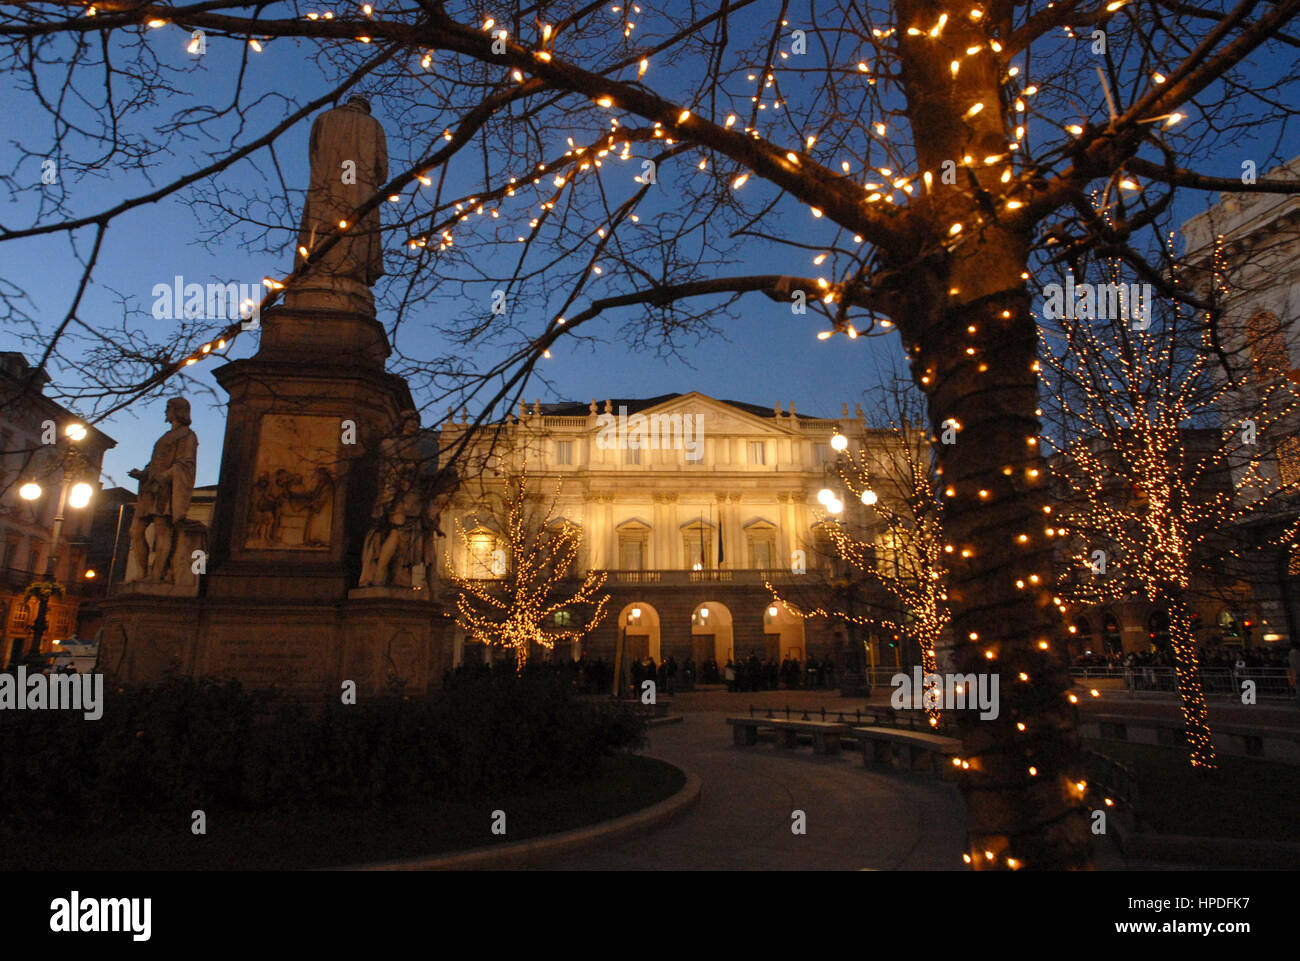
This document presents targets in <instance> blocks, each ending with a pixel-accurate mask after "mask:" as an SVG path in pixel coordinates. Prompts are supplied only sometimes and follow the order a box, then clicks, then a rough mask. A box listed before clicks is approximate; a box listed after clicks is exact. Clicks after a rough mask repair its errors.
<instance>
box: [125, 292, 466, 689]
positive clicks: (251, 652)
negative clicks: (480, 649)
mask: <svg viewBox="0 0 1300 961" xmlns="http://www.w3.org/2000/svg"><path fill="white" fill-rule="evenodd" d="M262 324H263V328H262V342H261V345H260V349H259V350H258V352H257V354H256V355H254V356H253V357H251V358H249V359H248V360H238V361H232V362H231V363H229V364H226V365H225V366H224V367H221V368H219V369H218V370H217V371H216V377H217V380H218V382H219V383H220V384H221V385H222V387H224V388H225V389H226V390H227V392H228V393H229V394H230V405H229V412H228V416H227V421H226V437H225V446H224V448H223V450H222V458H221V476H220V481H219V485H218V491H217V500H216V504H215V505H214V510H213V516H212V523H211V527H210V530H209V532H208V535H207V541H206V544H205V545H204V548H205V549H207V550H208V552H209V553H208V556H207V573H206V574H205V575H202V576H201V577H199V576H195V575H191V574H190V571H191V565H190V564H189V563H188V560H185V563H184V564H182V563H181V561H182V560H183V559H188V558H189V556H190V554H189V552H190V551H191V550H192V549H195V548H194V546H193V544H191V540H192V538H191V537H188V536H187V537H186V538H185V539H184V540H182V541H181V542H180V543H178V545H177V549H178V554H177V558H178V561H177V570H178V571H179V570H181V569H182V568H183V571H184V573H185V575H187V580H183V581H178V583H176V584H152V583H148V582H143V581H137V582H133V583H129V584H124V585H121V587H119V588H118V590H117V591H115V594H114V596H113V597H112V598H109V599H108V600H106V601H105V602H104V604H103V609H104V631H103V634H102V642H101V644H102V646H101V655H100V665H101V669H102V670H104V671H106V672H107V673H108V674H109V675H110V677H111V678H112V679H113V680H114V681H115V682H117V683H126V684H138V683H149V682H152V681H157V680H160V679H162V678H163V677H165V676H167V675H168V674H175V673H179V674H188V675H191V676H195V677H229V678H236V679H238V680H240V681H241V682H243V683H244V684H246V685H248V686H250V687H275V688H279V689H283V690H286V691H289V692H292V693H293V694H295V695H298V696H302V697H305V698H310V699H319V698H333V697H338V696H339V693H340V691H341V685H342V683H343V682H344V681H348V680H351V681H355V682H356V685H357V691H358V693H359V694H361V695H363V696H364V695H381V694H395V693H402V694H407V695H417V696H418V695H423V694H425V693H426V692H428V691H429V690H437V689H438V688H440V686H441V683H442V675H443V672H444V671H446V670H448V669H449V668H450V667H451V642H450V637H451V627H452V624H451V619H450V617H448V616H447V615H446V614H445V612H444V608H443V607H442V605H440V604H438V603H437V602H436V601H435V600H434V599H433V594H434V592H433V591H432V590H429V589H422V590H416V589H413V588H411V587H365V588H358V587H355V586H354V585H355V584H356V583H357V578H358V576H359V574H360V570H361V550H362V547H363V545H364V541H365V537H366V533H367V530H368V528H369V525H370V523H371V510H372V507H373V505H374V502H375V497H376V493H377V484H378V477H377V474H378V470H379V466H380V465H379V452H380V448H381V443H382V441H383V440H384V438H386V437H390V436H392V435H393V434H394V433H395V432H396V430H397V426H398V423H399V421H400V419H401V417H402V415H403V413H405V412H407V411H411V410H413V408H414V405H413V403H412V401H411V396H410V391H409V390H408V388H407V386H406V383H405V381H403V380H402V379H401V378H400V377H396V376H394V375H392V374H389V373H387V372H385V371H384V368H383V365H384V359H385V358H386V357H387V355H388V352H389V348H388V343H387V340H386V338H385V336H384V331H383V328H382V327H381V326H380V325H379V324H378V323H377V322H376V321H375V320H374V318H373V317H367V316H365V315H364V314H360V313H349V312H346V311H338V310H325V309H318V308H311V309H300V308H276V309H273V310H270V311H268V312H267V313H266V314H265V315H264V316H263V318H262ZM195 543H197V541H196V542H195ZM181 549H184V550H185V551H186V553H185V554H184V555H181V554H180V553H179V552H180V550H181ZM178 577H179V575H178Z"/></svg>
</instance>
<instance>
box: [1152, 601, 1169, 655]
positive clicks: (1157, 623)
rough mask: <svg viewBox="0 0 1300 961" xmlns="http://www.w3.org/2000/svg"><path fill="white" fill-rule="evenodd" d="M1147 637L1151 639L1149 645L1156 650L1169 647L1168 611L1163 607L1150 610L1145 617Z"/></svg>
mask: <svg viewBox="0 0 1300 961" xmlns="http://www.w3.org/2000/svg"><path fill="white" fill-rule="evenodd" d="M1147 638H1148V639H1149V640H1150V641H1151V647H1152V648H1153V649H1155V650H1157V651H1163V650H1167V649H1168V647H1169V612H1168V611H1166V610H1165V609H1164V608H1157V609H1156V610H1154V611H1152V612H1151V616H1150V617H1148V618H1147Z"/></svg>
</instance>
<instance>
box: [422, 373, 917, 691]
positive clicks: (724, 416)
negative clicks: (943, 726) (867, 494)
mask: <svg viewBox="0 0 1300 961" xmlns="http://www.w3.org/2000/svg"><path fill="white" fill-rule="evenodd" d="M836 435H840V437H841V438H842V439H839V440H837V439H836ZM899 443H900V441H899V440H898V435H897V434H896V433H895V432H894V431H892V430H890V429H881V428H873V427H868V426H867V422H866V418H865V417H864V415H863V411H862V408H861V406H860V405H858V406H856V409H855V411H854V413H852V414H850V413H849V408H848V405H847V404H845V405H842V408H841V416H839V417H830V418H828V417H819V416H810V415H808V414H803V413H799V412H797V411H796V410H795V409H794V405H793V404H784V405H783V404H780V403H778V404H776V405H774V406H772V407H763V406H759V405H755V404H749V403H743V402H738V401H731V400H719V399H716V398H713V397H709V396H706V395H704V394H701V393H699V392H691V393H687V394H665V395H662V396H659V397H652V398H647V399H618V400H615V399H610V400H605V401H600V402H598V401H595V400H593V401H591V402H589V403H552V404H541V403H538V402H534V403H533V404H532V405H531V406H529V405H527V404H526V403H524V402H520V404H519V406H518V409H517V411H513V412H512V413H511V414H509V415H507V416H506V417H505V418H503V419H502V420H500V421H498V422H496V423H495V424H491V425H488V426H487V428H486V429H484V428H482V427H480V428H479V430H478V431H477V432H473V433H472V434H471V424H470V418H469V417H468V415H467V414H466V413H465V412H461V414H460V419H459V421H458V420H457V419H456V418H455V415H454V414H452V413H451V412H449V414H448V419H447V421H446V422H444V423H443V424H442V425H441V426H440V428H439V433H438V448H439V449H440V450H441V451H444V452H450V451H454V450H457V449H458V445H461V446H463V447H464V450H463V451H462V453H461V456H460V458H459V460H460V462H461V463H463V465H464V466H463V467H461V468H460V469H459V473H460V480H459V483H458V485H457V487H456V489H455V492H454V494H453V495H452V497H451V498H450V501H449V503H448V504H447V505H446V508H445V509H444V511H443V512H442V519H441V522H440V524H441V530H442V533H443V535H444V537H443V538H442V539H441V546H442V550H441V552H440V558H439V570H440V573H441V574H442V577H441V579H440V580H441V583H442V589H443V590H444V591H450V590H453V588H452V585H451V583H450V582H449V580H448V575H449V574H451V573H453V572H454V573H456V574H459V575H460V576H462V577H471V578H476V579H477V578H491V577H495V576H501V574H502V573H503V571H504V570H505V569H506V565H507V564H508V563H509V560H508V557H507V555H508V538H507V533H506V526H505V521H504V518H503V517H502V516H501V515H502V513H503V509H502V505H503V504H504V503H505V501H506V499H507V497H508V494H507V487H508V484H509V482H510V480H511V479H515V480H516V482H517V478H518V477H519V476H520V474H521V472H523V473H525V474H526V477H527V491H528V504H529V508H530V510H531V511H532V513H533V514H534V515H535V517H536V520H535V521H534V523H535V524H537V525H540V524H543V523H549V524H568V525H573V526H574V527H576V528H578V530H579V531H580V532H581V548H580V552H579V557H578V561H577V563H576V564H575V565H574V568H575V569H574V570H571V571H570V576H571V579H572V580H573V581H574V582H575V583H576V581H577V580H579V579H580V578H581V576H582V575H583V574H585V572H586V571H588V570H596V571H603V572H605V573H606V581H605V584H604V587H603V588H602V593H607V594H609V595H610V601H609V604H608V606H607V613H606V615H605V617H604V618H603V620H602V622H601V623H599V624H598V625H597V626H596V627H595V628H594V629H593V630H591V631H590V633H588V634H587V635H586V636H585V637H584V638H583V639H582V640H581V641H579V642H575V643H573V644H571V645H569V644H566V645H562V646H560V647H559V648H557V649H555V650H553V651H551V652H546V651H538V652H536V653H537V655H538V656H550V657H573V658H578V657H582V656H584V655H585V656H586V657H588V658H603V659H605V660H607V661H612V660H613V659H614V657H615V653H616V650H617V648H618V646H619V645H620V644H622V645H623V650H624V652H625V656H627V657H630V658H636V659H641V658H644V657H645V656H646V655H649V656H650V657H652V658H654V659H655V661H656V662H661V661H662V660H663V659H664V658H666V657H668V656H670V655H671V656H672V657H673V658H674V659H675V660H676V661H677V662H678V663H679V664H680V663H683V662H684V661H685V659H686V658H688V657H690V658H692V659H693V661H694V663H695V664H696V665H702V664H704V663H705V662H707V661H709V660H715V661H716V662H717V663H718V664H719V665H723V664H725V663H726V661H728V660H737V661H738V660H742V659H747V658H749V657H750V656H751V655H752V656H754V657H757V658H758V659H759V660H760V661H761V660H768V659H770V660H773V661H780V660H782V659H784V658H785V657H786V656H790V657H793V658H795V659H796V660H801V661H802V660H806V659H807V658H810V657H813V658H817V659H819V660H822V659H830V660H831V661H832V663H834V664H835V666H836V670H837V671H842V672H848V673H861V672H862V671H863V670H864V669H865V668H868V667H875V668H877V669H881V668H888V669H890V670H892V669H894V667H895V665H896V664H897V663H900V662H901V663H909V661H908V654H909V652H908V651H906V650H904V649H903V648H904V646H905V641H903V640H902V639H897V638H893V637H888V638H885V637H876V636H875V635H873V634H872V633H871V632H869V631H868V629H867V628H866V627H864V626H862V625H859V624H853V623H849V622H848V621H847V620H846V619H844V618H836V617H807V618H806V617H801V616H799V614H797V613H795V611H794V610H792V605H793V606H794V607H795V608H798V609H801V610H803V611H808V610H812V609H814V608H817V607H821V608H823V609H826V610H843V609H845V606H846V604H847V606H848V607H852V605H853V604H854V603H857V604H858V605H859V611H858V613H862V612H863V611H864V610H865V605H867V604H877V605H887V604H888V603H889V600H888V598H887V597H885V596H884V595H883V592H882V591H881V589H880V588H879V586H878V585H877V584H875V583H874V582H873V580H872V578H870V577H869V576H866V577H864V576H863V574H862V573H861V572H855V571H852V570H850V569H849V568H848V567H847V565H846V564H845V563H844V562H843V561H842V560H839V559H838V558H837V557H836V556H835V552H834V550H833V549H832V547H831V544H830V541H829V538H828V537H827V536H826V535H825V533H824V531H823V526H824V525H825V524H826V523H827V522H828V520H832V519H834V520H837V521H838V522H840V523H843V524H845V525H846V526H847V525H852V526H854V527H857V528H859V529H860V530H861V531H864V532H865V533H866V537H867V538H868V540H870V538H871V537H872V536H873V535H872V532H873V530H876V534H875V536H876V537H877V538H878V539H881V538H883V528H884V525H883V524H876V523H875V522H874V517H875V510H874V508H873V507H870V506H867V505H866V504H864V503H862V502H861V500H860V499H859V498H858V497H855V496H853V494H852V493H851V492H849V491H848V490H846V484H845V482H844V480H843V479H842V477H841V467H843V466H844V465H845V464H846V463H847V462H846V460H845V458H850V457H852V458H857V459H858V461H859V462H861V461H862V459H863V458H866V460H867V463H868V464H875V465H877V469H876V470H875V471H873V474H879V475H880V476H881V477H882V478H883V477H886V476H896V472H891V471H888V470H883V469H880V468H881V467H883V465H884V464H885V462H886V461H888V460H889V459H890V458H891V457H893V456H895V452H896V451H897V445H898V444H899ZM887 488H888V485H887V482H886V483H884V484H883V485H881V486H880V491H879V496H880V497H882V498H884V497H889V496H891V492H890V491H889V490H888V489H887ZM826 490H830V491H831V492H833V493H834V494H835V495H836V498H837V501H838V503H836V504H835V506H839V507H840V512H839V513H838V514H836V515H835V517H834V518H832V517H831V516H830V515H829V514H828V508H827V506H825V505H824V504H823V503H821V502H820V501H819V499H818V495H819V494H821V495H822V497H823V498H825V497H826V495H825V493H824V492H825V491H826ZM876 560H877V562H878V563H889V561H890V553H889V550H888V544H886V543H883V542H881V543H878V546H877V551H876ZM769 585H770V586H771V587H775V588H776V589H777V592H778V594H779V596H780V597H781V598H782V599H783V600H781V601H775V600H774V598H773V591H772V590H771V589H770V587H769ZM837 587H838V593H837ZM562 591H563V588H562V587H561V589H560V590H558V591H557V594H559V595H560V596H563V593H562ZM446 599H447V600H448V601H450V599H451V598H450V597H447V598H446ZM786 602H788V603H786ZM581 616H582V615H581V613H580V612H578V611H573V612H569V611H560V612H558V613H557V614H556V615H555V617H556V618H557V625H556V626H560V627H562V626H572V621H571V620H570V619H571V618H578V617H581ZM453 644H454V650H453V663H455V664H464V663H473V662H475V661H477V660H480V659H482V660H490V659H492V658H493V657H500V656H502V652H501V651H500V649H499V648H498V649H493V648H491V647H488V646H485V645H482V644H476V643H474V642H473V641H472V640H471V639H467V638H466V637H465V635H464V633H463V632H462V631H460V630H457V632H456V634H455V638H454V641H453Z"/></svg>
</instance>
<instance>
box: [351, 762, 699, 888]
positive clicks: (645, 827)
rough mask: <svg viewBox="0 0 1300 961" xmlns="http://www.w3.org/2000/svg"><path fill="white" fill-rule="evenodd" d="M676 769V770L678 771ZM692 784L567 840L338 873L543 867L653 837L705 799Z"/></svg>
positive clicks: (692, 778)
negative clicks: (648, 836)
mask: <svg viewBox="0 0 1300 961" xmlns="http://www.w3.org/2000/svg"><path fill="white" fill-rule="evenodd" d="M675 766H676V765H674V767H675ZM678 770H679V771H682V773H683V774H685V775H686V783H685V784H684V785H682V789H681V790H680V791H678V792H677V793H676V794H674V795H673V796H672V797H668V798H665V799H664V800H662V801H660V802H658V803H657V804H652V805H651V806H650V807H648V808H644V809H643V810H640V811H634V812H633V813H631V814H625V815H623V817H619V818H613V819H611V820H608V821H600V822H598V823H596V824H592V825H588V826H587V827H583V828H575V829H574V830H572V831H565V832H563V833H561V834H550V835H546V836H544V837H540V838H535V839H533V840H531V841H521V842H519V843H518V844H508V845H501V846H498V847H488V848H475V849H473V850H471V851H461V852H459V853H457V854H448V855H440V856H438V857H430V858H416V859H414V860H410V861H387V862H384V863H382V864H364V865H355V866H352V867H344V868H338V869H336V870H340V871H505V870H517V869H519V868H531V867H537V866H538V865H541V864H543V863H544V862H546V861H551V860H554V859H556V858H559V857H563V856H565V855H568V854H574V853H576V852H578V851H586V850H590V849H592V848H597V847H602V846H604V845H606V844H614V843H617V842H619V841H626V840H629V839H630V838H635V837H639V836H640V835H642V834H647V833H649V832H650V831H653V830H654V829H655V828H658V827H662V826H663V825H665V824H667V823H668V822H669V821H672V820H674V819H675V818H677V817H679V816H680V815H682V814H684V813H686V811H687V810H689V809H690V808H691V807H692V806H693V805H694V804H695V802H696V801H698V800H699V799H700V788H701V785H702V782H701V780H700V777H699V775H698V774H694V773H692V772H691V771H684V770H682V769H681V768H678Z"/></svg>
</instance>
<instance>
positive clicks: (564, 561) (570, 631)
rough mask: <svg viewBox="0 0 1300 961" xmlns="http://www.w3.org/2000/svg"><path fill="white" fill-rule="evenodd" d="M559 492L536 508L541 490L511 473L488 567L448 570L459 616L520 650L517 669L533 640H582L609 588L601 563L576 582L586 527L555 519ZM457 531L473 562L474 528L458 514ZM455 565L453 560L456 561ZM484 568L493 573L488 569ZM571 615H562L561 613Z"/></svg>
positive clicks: (483, 634)
mask: <svg viewBox="0 0 1300 961" xmlns="http://www.w3.org/2000/svg"><path fill="white" fill-rule="evenodd" d="M555 494H556V496H554V497H552V498H551V502H550V505H549V506H548V507H547V509H546V511H545V513H544V514H539V512H537V511H536V510H533V506H534V505H535V504H536V502H537V498H536V497H535V496H532V495H530V494H529V491H528V474H527V472H526V471H520V472H519V473H518V474H516V475H514V476H511V477H508V478H507V479H506V483H505V490H504V492H503V493H502V494H500V495H498V497H499V501H500V503H499V505H498V507H499V509H497V510H494V511H493V515H494V516H495V517H497V518H499V519H503V520H504V523H502V524H501V528H502V531H503V533H504V535H505V537H504V540H503V541H499V542H498V543H497V553H496V555H495V557H494V558H493V560H492V562H491V563H492V564H493V565H495V566H493V567H491V568H490V569H489V570H487V571H484V570H474V569H471V570H467V571H456V570H455V569H454V568H453V569H450V570H449V572H448V576H449V579H450V580H451V582H452V585H453V586H454V587H455V588H456V589H457V591H458V594H457V597H456V611H457V623H458V624H459V626H460V627H461V628H462V629H463V630H464V631H465V632H466V633H467V634H468V636H469V638H470V639H471V640H472V641H475V642H478V643H481V644H488V645H492V644H501V645H503V646H505V647H507V648H509V649H511V650H512V651H514V654H515V664H516V669H517V670H519V671H520V672H522V671H523V669H524V666H525V664H526V663H527V661H528V657H529V655H530V653H531V651H532V649H533V648H534V646H536V647H541V648H544V649H546V650H551V649H553V648H554V647H555V645H556V644H558V643H572V642H574V641H578V640H581V639H582V638H583V637H585V636H586V635H587V634H589V633H590V632H591V631H593V630H594V629H595V628H596V627H597V626H598V625H599V624H600V622H601V620H603V619H604V616H605V608H606V605H607V604H608V603H609V595H608V594H602V593H600V589H601V588H602V587H603V586H604V584H605V577H606V575H605V573H604V572H603V571H590V570H589V571H587V572H586V573H585V574H584V575H583V577H582V581H581V582H580V583H579V584H578V585H577V587H576V589H575V588H574V586H573V583H572V580H571V579H570V578H571V572H572V570H573V567H574V564H575V563H576V561H577V559H578V551H579V549H580V547H581V546H582V530H581V528H579V527H578V526H576V525H574V524H571V523H569V522H568V521H566V520H564V519H563V518H560V519H558V520H557V519H556V516H555V513H556V503H557V501H558V495H559V488H558V487H557V488H556V492H555ZM457 531H458V533H459V535H460V537H461V540H462V542H463V543H464V545H465V548H466V554H467V556H469V557H470V565H473V564H474V553H473V551H472V549H471V547H470V536H469V532H468V531H467V530H466V529H465V525H464V524H463V523H461V522H460V521H459V520H458V521H457ZM450 566H451V565H449V567H450ZM485 574H491V576H489V577H485V576H484V575H485ZM561 612H565V613H567V614H568V615H569V617H567V618H566V619H565V620H564V622H560V621H559V620H558V619H557V617H556V615H557V614H560V613H561Z"/></svg>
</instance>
